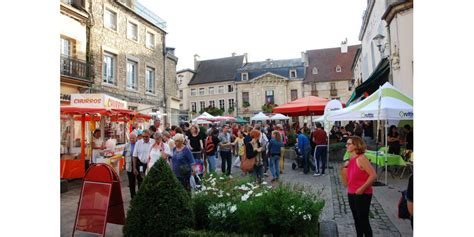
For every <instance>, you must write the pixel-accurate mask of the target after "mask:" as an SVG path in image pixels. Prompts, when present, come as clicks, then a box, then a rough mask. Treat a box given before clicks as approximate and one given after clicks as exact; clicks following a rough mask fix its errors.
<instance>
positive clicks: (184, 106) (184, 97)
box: [176, 68, 195, 121]
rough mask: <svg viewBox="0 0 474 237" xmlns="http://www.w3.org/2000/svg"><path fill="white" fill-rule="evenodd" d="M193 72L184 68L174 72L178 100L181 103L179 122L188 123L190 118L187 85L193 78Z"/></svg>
mask: <svg viewBox="0 0 474 237" xmlns="http://www.w3.org/2000/svg"><path fill="white" fill-rule="evenodd" d="M194 74H195V72H194V70H192V69H189V68H186V69H183V70H179V71H178V72H176V75H177V76H176V83H177V84H178V98H180V100H181V102H180V103H179V109H180V115H181V117H182V118H181V120H183V121H188V120H189V118H190V113H189V112H190V108H191V107H190V103H189V97H190V93H191V91H190V90H189V87H188V83H189V82H190V81H191V79H192V78H193V76H194Z"/></svg>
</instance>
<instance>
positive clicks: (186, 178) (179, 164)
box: [171, 134, 194, 191]
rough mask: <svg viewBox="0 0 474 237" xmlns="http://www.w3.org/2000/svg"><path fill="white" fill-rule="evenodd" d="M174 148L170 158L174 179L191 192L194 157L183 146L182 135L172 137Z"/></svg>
mask: <svg viewBox="0 0 474 237" xmlns="http://www.w3.org/2000/svg"><path fill="white" fill-rule="evenodd" d="M173 140H174V143H175V148H174V149H173V156H172V157H171V167H172V168H173V173H174V174H175V175H176V178H178V180H179V181H180V182H181V184H182V185H183V187H184V188H185V189H186V190H187V191H191V186H190V183H189V182H190V178H191V175H192V174H193V173H194V157H193V154H192V153H191V150H190V149H189V148H188V147H186V146H185V145H184V135H183V134H176V135H175V136H174V137H173Z"/></svg>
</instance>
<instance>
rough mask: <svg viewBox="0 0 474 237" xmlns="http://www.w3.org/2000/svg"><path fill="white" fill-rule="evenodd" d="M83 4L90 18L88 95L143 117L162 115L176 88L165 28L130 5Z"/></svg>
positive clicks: (108, 0) (120, 1) (110, 0)
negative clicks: (123, 103) (99, 95)
mask: <svg viewBox="0 0 474 237" xmlns="http://www.w3.org/2000/svg"><path fill="white" fill-rule="evenodd" d="M88 3H89V7H88V12H89V13H90V14H91V15H92V16H93V17H94V22H93V24H92V25H91V28H90V35H89V44H90V55H91V57H90V58H91V61H92V62H93V65H94V71H95V74H94V83H93V85H92V90H91V91H92V92H93V93H105V94H109V95H111V96H114V97H117V98H119V99H122V100H125V101H127V102H128V106H129V109H134V110H137V111H139V112H141V113H144V114H148V113H150V112H157V111H160V112H161V113H162V114H164V113H167V112H168V111H167V109H166V108H170V106H171V104H170V103H169V102H167V96H168V97H169V96H171V95H173V92H172V91H170V92H168V91H167V89H168V88H169V90H171V89H172V88H174V87H175V86H172V84H173V82H174V83H175V79H174V78H175V73H176V62H177V58H176V57H174V56H173V55H172V52H171V53H170V52H167V50H166V48H165V36H166V32H165V28H166V22H164V21H163V20H162V19H161V18H159V17H158V16H156V15H155V14H154V13H153V12H151V11H149V10H148V9H147V8H146V7H144V6H143V5H141V4H140V3H138V2H137V1H134V0H104V1H94V0H89V1H88ZM165 77H166V79H165ZM166 82H168V84H167V85H166ZM173 91H174V93H176V90H173ZM167 120H168V121H169V119H167Z"/></svg>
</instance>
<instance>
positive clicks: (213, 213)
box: [192, 174, 324, 236]
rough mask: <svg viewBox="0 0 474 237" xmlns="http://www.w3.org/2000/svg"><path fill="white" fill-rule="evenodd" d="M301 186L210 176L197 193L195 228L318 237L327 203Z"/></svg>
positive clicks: (195, 194) (195, 197) (254, 233)
mask: <svg viewBox="0 0 474 237" xmlns="http://www.w3.org/2000/svg"><path fill="white" fill-rule="evenodd" d="M304 190H305V189H304V188H302V187H298V186H290V185H287V184H280V185H279V186H278V187H276V188H273V187H272V186H271V185H270V184H268V183H266V182H263V183H262V184H260V185H258V184H253V183H252V182H251V179H250V177H246V178H241V179H228V178H226V177H223V176H217V175H215V174H210V175H209V176H206V177H204V178H203V180H202V187H201V190H200V191H197V192H195V193H194V194H193V197H192V206H193V212H194V214H195V223H196V226H195V229H196V230H197V231H199V230H201V231H211V232H216V233H229V234H250V235H263V234H273V235H274V236H279V235H304V236H317V233H318V219H319V214H320V213H321V210H322V208H323V206H324V201H323V200H322V199H320V198H318V197H317V196H316V195H315V194H312V193H310V192H305V191H304Z"/></svg>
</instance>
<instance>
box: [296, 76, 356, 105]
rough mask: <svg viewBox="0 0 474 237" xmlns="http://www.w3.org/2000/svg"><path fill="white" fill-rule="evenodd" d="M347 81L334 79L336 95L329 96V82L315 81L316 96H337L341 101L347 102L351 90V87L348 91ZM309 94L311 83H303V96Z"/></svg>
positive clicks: (329, 97)
mask: <svg viewBox="0 0 474 237" xmlns="http://www.w3.org/2000/svg"><path fill="white" fill-rule="evenodd" d="M349 81H350V80H344V81H335V83H336V90H337V96H331V82H317V84H316V88H317V90H318V97H320V98H328V99H332V98H339V99H340V100H341V101H342V102H347V101H348V100H349V98H350V97H351V95H352V91H353V88H352V90H351V91H349ZM309 95H311V84H310V83H308V84H304V96H309Z"/></svg>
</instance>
